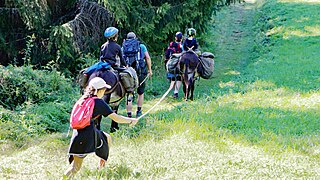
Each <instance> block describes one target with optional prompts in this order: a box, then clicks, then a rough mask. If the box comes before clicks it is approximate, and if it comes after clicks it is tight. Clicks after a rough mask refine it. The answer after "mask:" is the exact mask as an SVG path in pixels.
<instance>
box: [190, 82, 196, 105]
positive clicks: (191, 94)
mask: <svg viewBox="0 0 320 180" xmlns="http://www.w3.org/2000/svg"><path fill="white" fill-rule="evenodd" d="M194 83H195V81H194V80H193V81H192V82H191V84H190V100H191V101H193V92H194Z"/></svg>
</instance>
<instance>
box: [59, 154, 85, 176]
mask: <svg viewBox="0 0 320 180" xmlns="http://www.w3.org/2000/svg"><path fill="white" fill-rule="evenodd" d="M73 158H74V159H73V164H72V167H70V168H69V169H68V170H67V171H66V172H65V174H64V177H66V178H67V179H69V178H71V177H72V176H73V175H74V174H76V173H77V172H78V171H79V170H80V168H81V166H82V162H83V159H84V158H83V157H78V156H73Z"/></svg>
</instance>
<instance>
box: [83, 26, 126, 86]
mask: <svg viewBox="0 0 320 180" xmlns="http://www.w3.org/2000/svg"><path fill="white" fill-rule="evenodd" d="M118 32H119V30H118V29H117V28H115V27H108V28H107V29H106V30H105V32H104V36H105V37H106V38H107V42H105V43H104V44H103V45H102V46H101V48H100V60H99V62H97V63H95V64H93V65H92V66H90V67H88V68H87V69H86V70H85V71H84V73H83V76H82V77H81V81H80V82H81V87H85V86H86V85H87V82H88V79H89V77H90V75H91V74H92V73H93V72H94V71H97V70H99V69H102V68H105V69H109V68H110V67H112V68H113V69H115V70H117V71H122V70H124V69H125V67H127V63H126V61H125V59H124V58H123V56H122V50H121V46H120V45H119V44H117V40H118Z"/></svg>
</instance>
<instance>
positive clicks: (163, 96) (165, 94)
mask: <svg viewBox="0 0 320 180" xmlns="http://www.w3.org/2000/svg"><path fill="white" fill-rule="evenodd" d="M174 85H175V83H174V84H173V85H170V87H169V89H168V90H167V91H166V92H165V93H164V94H163V95H162V97H161V98H160V99H159V101H158V102H157V103H156V104H155V105H153V106H152V107H151V108H150V109H149V110H148V111H147V112H146V113H145V114H142V115H141V116H140V117H138V118H137V119H138V120H139V119H141V118H143V117H144V116H145V115H147V114H148V113H149V112H150V111H152V110H153V109H154V108H155V107H156V106H157V105H158V104H159V103H160V102H161V101H162V100H163V99H164V98H165V97H166V96H167V95H168V94H169V92H170V91H171V89H172V88H173V86H174Z"/></svg>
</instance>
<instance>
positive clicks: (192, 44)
mask: <svg viewBox="0 0 320 180" xmlns="http://www.w3.org/2000/svg"><path fill="white" fill-rule="evenodd" d="M187 35H188V38H187V39H185V41H184V43H183V49H184V50H185V51H189V50H193V51H196V50H197V49H198V42H197V40H196V38H195V36H196V30H195V29H194V28H189V29H188V31H187Z"/></svg>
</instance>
